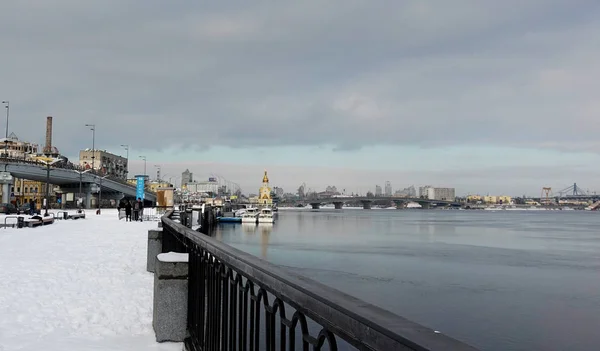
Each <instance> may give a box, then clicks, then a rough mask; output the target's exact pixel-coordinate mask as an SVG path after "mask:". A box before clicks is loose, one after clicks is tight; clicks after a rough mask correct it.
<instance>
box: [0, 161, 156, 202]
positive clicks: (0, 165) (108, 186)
mask: <svg viewBox="0 0 600 351" xmlns="http://www.w3.org/2000/svg"><path fill="white" fill-rule="evenodd" d="M0 171H5V172H9V173H10V174H11V175H12V176H13V177H17V178H22V179H30V180H35V181H40V182H46V178H47V172H48V169H47V166H46V165H45V164H43V163H41V162H32V161H23V160H11V159H8V160H6V159H1V160H0ZM101 178H102V176H100V175H98V174H95V173H92V172H85V173H81V171H79V170H77V169H74V168H71V167H64V166H61V165H51V166H50V184H54V185H58V186H60V187H61V189H63V190H65V191H66V190H69V192H74V193H77V192H78V191H79V182H80V180H81V183H82V184H83V185H84V186H85V187H86V192H87V193H89V192H90V188H91V187H90V185H91V184H96V185H97V186H98V187H101V189H102V192H103V193H105V192H106V193H107V195H108V193H120V194H123V195H124V196H131V197H135V195H136V187H135V186H134V185H131V184H129V183H127V182H125V181H123V180H119V179H116V178H111V177H106V178H103V179H101ZM103 195H104V194H103ZM145 199H146V200H147V201H152V202H156V194H155V193H153V192H150V191H146V192H145Z"/></svg>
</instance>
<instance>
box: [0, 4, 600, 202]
mask: <svg viewBox="0 0 600 351" xmlns="http://www.w3.org/2000/svg"><path fill="white" fill-rule="evenodd" d="M0 11H1V12H0V99H1V100H10V106H11V116H10V127H9V130H10V131H11V132H15V133H16V134H17V135H18V136H19V137H20V138H21V139H26V140H32V141H36V142H38V143H43V138H44V123H45V117H46V116H47V115H52V116H54V121H55V123H54V130H55V133H54V144H55V146H57V147H58V148H59V149H60V151H61V152H62V153H63V154H66V155H67V156H69V157H70V158H72V159H77V155H78V153H77V151H78V150H79V149H81V148H85V147H91V139H92V134H91V131H90V130H89V129H87V128H86V127H85V126H84V125H85V124H86V123H95V124H96V126H97V133H96V146H97V148H101V149H107V150H109V151H112V152H116V153H120V154H122V155H123V156H124V155H125V151H124V150H123V149H122V148H120V145H121V144H129V145H130V146H131V151H130V159H131V163H130V167H131V168H132V173H141V172H143V163H142V162H141V161H140V159H139V156H140V155H145V156H147V157H148V163H147V171H148V173H152V174H154V172H155V168H154V165H157V164H160V165H161V166H162V169H163V174H166V175H167V176H166V177H173V180H178V178H176V176H178V175H180V173H181V172H182V171H183V170H184V169H185V168H189V169H190V170H191V171H193V172H194V173H195V175H196V177H197V178H206V177H207V176H208V175H210V174H219V175H221V176H224V177H225V178H228V179H230V180H231V181H234V182H237V183H239V184H240V185H241V186H242V188H243V189H244V190H245V191H246V192H256V191H257V190H258V187H259V186H260V181H261V179H262V171H263V170H264V169H268V170H269V171H270V175H271V176H270V178H271V181H272V184H273V185H279V186H282V187H284V189H286V190H290V191H291V190H294V189H295V188H297V187H298V185H300V184H301V183H303V182H304V183H306V184H307V187H310V188H313V189H316V190H323V188H324V187H325V186H326V185H328V184H332V185H337V186H338V188H346V189H347V190H348V191H350V190H351V191H354V192H356V191H359V192H364V191H366V190H369V189H371V190H374V187H375V184H381V185H383V182H384V181H386V180H389V181H391V182H392V185H393V187H394V189H396V188H403V187H405V186H409V185H413V184H414V185H415V186H419V185H425V184H432V185H436V186H454V187H456V188H457V193H458V194H466V193H482V194H484V193H495V194H500V193H503V194H511V195H520V194H523V193H526V194H530V195H539V193H540V192H541V188H542V186H552V187H553V188H554V189H560V188H564V187H567V186H568V185H570V184H572V183H573V182H577V183H578V184H579V185H580V186H582V187H584V188H589V189H590V190H598V191H600V184H599V179H600V157H599V151H598V150H600V142H599V141H598V136H599V135H600V123H599V122H598V118H599V117H600V99H599V95H598V94H599V92H600V60H599V57H600V20H598V18H600V1H597V0H560V1H559V0H527V1H523V0H503V1H482V0H454V1H446V0H439V1H423V0H405V1H397V0H393V1H392V0H390V1H386V0H381V1H372V0H371V1H368V0H361V1H358V0H318V1H316V0H315V1H311V0H304V1H294V2H291V1H287V2H286V1H247V0H244V1H242V0H236V1H232V0H230V1H197V2H193V1H175V2H173V1H156V0H102V1H80V0H54V1H44V0H31V1H23V0H6V1H3V2H2V6H1V10H0ZM2 120H4V119H0V121H2ZM2 125H3V124H2V123H0V126H2ZM2 129H4V128H2ZM254 188H256V189H254Z"/></svg>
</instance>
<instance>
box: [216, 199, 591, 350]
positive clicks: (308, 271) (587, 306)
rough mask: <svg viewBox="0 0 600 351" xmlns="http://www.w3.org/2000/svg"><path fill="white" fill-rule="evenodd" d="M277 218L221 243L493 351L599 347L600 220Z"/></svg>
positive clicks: (303, 214) (440, 215)
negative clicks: (599, 274) (275, 220)
mask: <svg viewBox="0 0 600 351" xmlns="http://www.w3.org/2000/svg"><path fill="white" fill-rule="evenodd" d="M505 212H506V213H500V212H494V213H491V212H489V211H427V210H418V211H410V210H408V211H395V210H372V211H364V210H343V211H333V210H320V211H281V212H280V215H279V218H278V220H277V222H276V223H275V225H264V224H260V225H255V224H251V225H246V224H242V225H239V224H238V225H235V224H222V225H220V226H219V228H218V230H217V233H216V237H217V238H219V239H220V240H223V241H224V242H226V243H228V244H230V245H232V246H234V247H236V248H238V249H241V250H244V251H247V252H249V253H251V254H254V255H256V256H259V257H261V258H263V259H267V260H269V261H271V262H273V263H275V264H279V265H282V266H286V267H287V268H289V269H293V270H296V271H297V272H299V273H302V274H305V275H307V276H309V277H311V278H312V279H316V280H318V281H321V282H322V283H325V284H328V285H330V286H333V287H335V288H337V289H340V290H343V291H345V292H347V293H349V294H352V295H355V296H357V297H359V298H362V299H364V300H366V301H368V302H370V303H373V304H376V305H380V306H382V307H383V308H386V309H389V310H390V311H392V312H394V313H397V314H399V315H402V316H404V317H407V318H409V319H412V320H414V321H416V322H418V323H422V324H424V325H427V326H429V327H431V328H434V329H437V330H441V331H442V332H444V333H446V334H449V335H451V336H453V337H455V338H458V339H460V340H464V341H466V342H468V343H470V344H472V345H474V346H476V347H479V348H481V349H485V350H532V349H535V350H593V349H597V346H598V345H599V344H600V334H599V333H597V331H596V329H597V326H598V325H600V294H598V292H599V291H600V279H598V271H600V234H599V233H598V229H597V228H598V227H600V215H598V214H597V213H590V212H587V211H586V212H583V211H552V212H549V213H545V212H546V211H536V212H533V213H532V212H516V211H505Z"/></svg>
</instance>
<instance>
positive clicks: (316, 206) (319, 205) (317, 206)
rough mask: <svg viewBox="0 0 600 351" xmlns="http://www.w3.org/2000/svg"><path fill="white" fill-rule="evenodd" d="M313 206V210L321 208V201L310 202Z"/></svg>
mask: <svg viewBox="0 0 600 351" xmlns="http://www.w3.org/2000/svg"><path fill="white" fill-rule="evenodd" d="M310 205H311V206H312V208H313V210H318V209H319V208H321V203H319V202H313V203H311V204H310Z"/></svg>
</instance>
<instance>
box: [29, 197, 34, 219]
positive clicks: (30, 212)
mask: <svg viewBox="0 0 600 351" xmlns="http://www.w3.org/2000/svg"><path fill="white" fill-rule="evenodd" d="M34 214H35V201H33V199H31V200H29V215H31V216H33V215H34Z"/></svg>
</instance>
